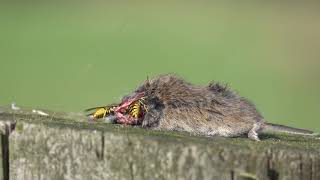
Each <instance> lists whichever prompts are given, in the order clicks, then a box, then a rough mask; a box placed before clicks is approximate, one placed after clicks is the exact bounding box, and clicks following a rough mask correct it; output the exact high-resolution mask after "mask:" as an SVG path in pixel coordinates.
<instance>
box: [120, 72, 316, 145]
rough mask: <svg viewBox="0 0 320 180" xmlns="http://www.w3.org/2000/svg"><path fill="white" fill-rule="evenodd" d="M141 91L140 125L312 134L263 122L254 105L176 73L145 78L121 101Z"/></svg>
mask: <svg viewBox="0 0 320 180" xmlns="http://www.w3.org/2000/svg"><path fill="white" fill-rule="evenodd" d="M141 93H144V96H145V105H146V106H147V107H148V111H147V112H146V113H145V115H144V118H143V120H142V121H141V123H140V125H141V126H142V127H145V128H151V129H156V130H174V131H186V132H190V133H195V134H199V135H205V136H223V137H238V136H242V135H247V136H248V138H250V139H253V140H257V141H258V140H259V137H258V133H259V132H260V131H261V130H271V131H280V132H288V133H295V134H305V135H311V134H312V133H313V132H311V131H308V130H303V129H297V128H291V127H287V126H282V125H275V124H271V123H266V122H265V119H264V118H263V117H262V115H261V114H260V113H259V112H258V111H257V109H256V107H255V106H254V104H252V103H251V102H250V101H248V100H247V99H245V98H243V97H240V96H239V95H238V94H236V93H235V92H233V91H232V90H230V89H229V88H227V87H226V86H223V85H220V84H219V83H210V84H209V85H208V86H196V85H192V84H190V83H188V82H186V81H184V80H183V79H181V78H179V77H177V76H176V75H172V74H169V75H160V76H158V77H156V78H154V79H152V80H147V81H146V82H145V83H144V84H142V85H141V86H140V87H139V88H137V90H136V91H134V92H133V93H132V94H130V95H128V96H125V97H124V98H123V102H125V101H126V100H128V99H130V98H131V99H132V98H133V97H135V96H136V95H137V94H141Z"/></svg>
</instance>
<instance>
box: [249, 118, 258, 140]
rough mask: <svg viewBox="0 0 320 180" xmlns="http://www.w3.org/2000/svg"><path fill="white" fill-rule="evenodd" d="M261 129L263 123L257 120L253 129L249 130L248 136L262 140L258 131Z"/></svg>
mask: <svg viewBox="0 0 320 180" xmlns="http://www.w3.org/2000/svg"><path fill="white" fill-rule="evenodd" d="M260 129H261V123H260V122H257V123H255V124H254V125H253V127H252V129H250V131H249V132H248V138H249V139H252V140H255V141H260V139H259V136H258V132H259V130H260Z"/></svg>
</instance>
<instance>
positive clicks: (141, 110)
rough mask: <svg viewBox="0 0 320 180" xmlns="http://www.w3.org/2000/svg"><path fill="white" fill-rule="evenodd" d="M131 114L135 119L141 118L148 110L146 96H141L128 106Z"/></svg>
mask: <svg viewBox="0 0 320 180" xmlns="http://www.w3.org/2000/svg"><path fill="white" fill-rule="evenodd" d="M128 111H129V114H130V115H131V117H133V118H135V119H139V118H141V117H143V116H144V115H145V113H146V112H148V109H147V106H146V104H145V98H140V99H138V100H137V101H135V102H133V103H132V104H131V105H130V106H129V108H128Z"/></svg>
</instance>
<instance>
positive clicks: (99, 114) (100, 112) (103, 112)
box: [85, 104, 118, 120]
mask: <svg viewBox="0 0 320 180" xmlns="http://www.w3.org/2000/svg"><path fill="white" fill-rule="evenodd" d="M116 107H118V104H111V105H107V106H99V107H93V108H89V109H86V110H85V111H86V112H89V111H93V112H92V113H90V114H88V116H89V117H91V118H92V119H93V120H96V119H100V118H105V117H107V116H110V115H114V114H115V112H114V110H115V108H116Z"/></svg>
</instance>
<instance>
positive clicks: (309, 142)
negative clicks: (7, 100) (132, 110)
mask: <svg viewBox="0 0 320 180" xmlns="http://www.w3.org/2000/svg"><path fill="white" fill-rule="evenodd" d="M1 117H2V118H1ZM0 119H11V120H13V121H17V124H16V129H15V131H14V132H13V133H12V134H11V135H10V137H9V142H10V179H13V180H14V179H26V180H28V179H230V180H240V179H311V180H318V179H320V140H318V139H316V138H314V137H301V136H287V135H265V136H264V137H263V138H262V139H263V141H262V142H254V141H251V140H248V139H244V138H229V139H228V138H206V137H196V136H192V135H189V134H185V133H177V132H157V131H150V130H144V129H140V128H134V127H123V126H119V125H111V124H103V123H87V122H75V121H72V120H65V119H62V118H54V117H50V116H49V117H41V116H35V115H23V114H19V115H15V116H12V115H8V114H0Z"/></svg>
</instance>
